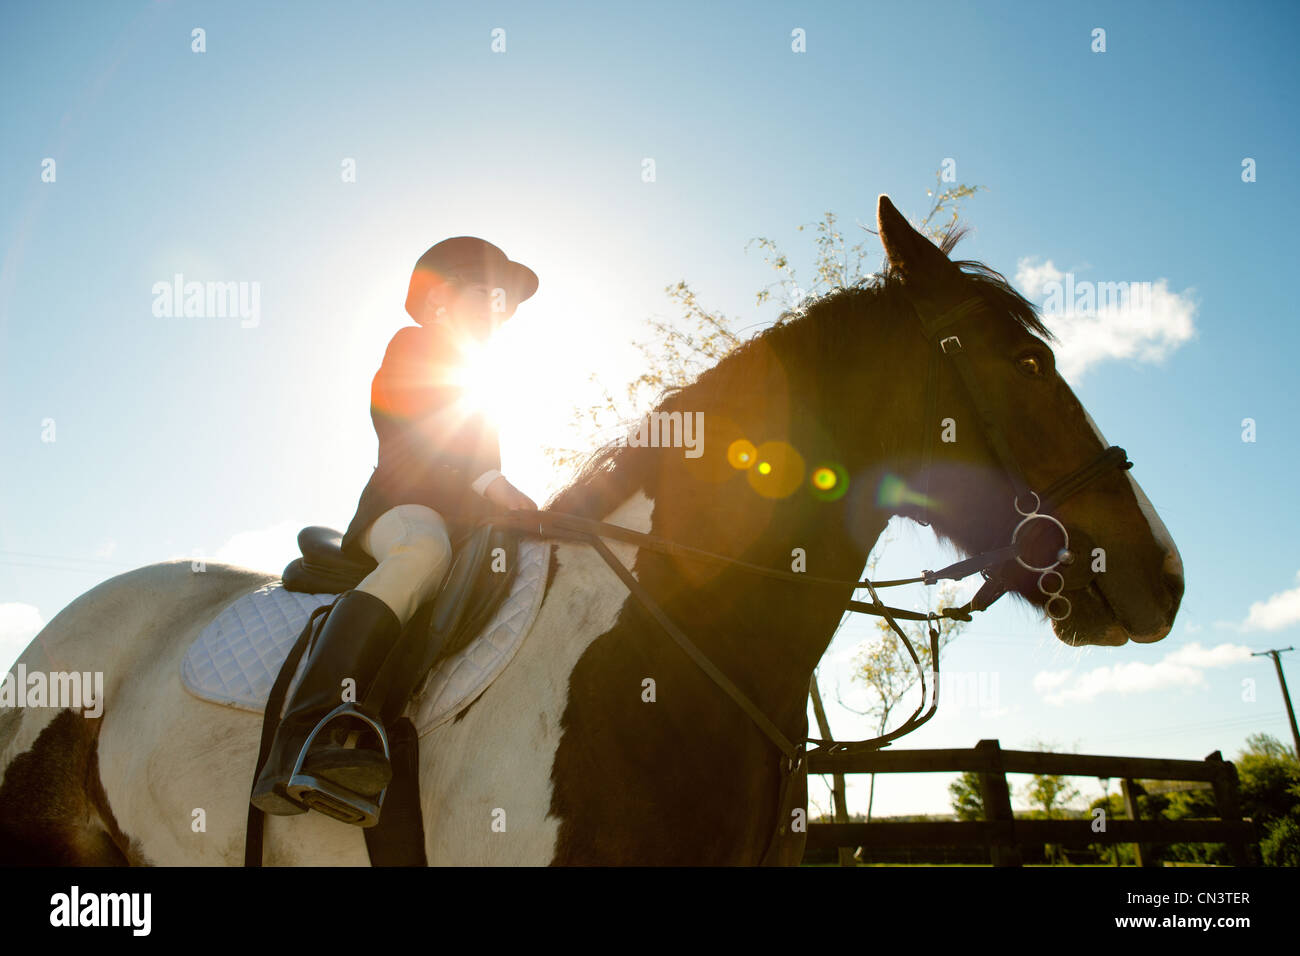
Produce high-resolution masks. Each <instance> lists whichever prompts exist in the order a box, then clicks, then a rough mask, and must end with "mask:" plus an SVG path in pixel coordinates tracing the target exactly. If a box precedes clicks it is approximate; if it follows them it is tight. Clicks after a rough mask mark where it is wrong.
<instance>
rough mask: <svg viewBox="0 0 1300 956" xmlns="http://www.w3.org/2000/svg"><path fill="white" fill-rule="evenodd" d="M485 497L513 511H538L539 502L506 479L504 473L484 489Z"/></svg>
mask: <svg viewBox="0 0 1300 956" xmlns="http://www.w3.org/2000/svg"><path fill="white" fill-rule="evenodd" d="M483 497H485V498H486V499H487V500H488V501H490V502H492V503H493V504H495V505H500V506H501V507H502V508H505V509H507V510H512V511H536V510H537V504H536V502H534V501H533V499H532V498H529V497H528V496H527V495H526V494H524V493H523V492H522V491H520V490H519V489H518V488H516V487H515V486H514V485H512V484H510V482H508V481H506V478H505V476H504V475H502V476H501V477H500V478H497V479H496V480H495V481H493V482H492V484H490V485H488V486H487V488H485V489H484V491H483Z"/></svg>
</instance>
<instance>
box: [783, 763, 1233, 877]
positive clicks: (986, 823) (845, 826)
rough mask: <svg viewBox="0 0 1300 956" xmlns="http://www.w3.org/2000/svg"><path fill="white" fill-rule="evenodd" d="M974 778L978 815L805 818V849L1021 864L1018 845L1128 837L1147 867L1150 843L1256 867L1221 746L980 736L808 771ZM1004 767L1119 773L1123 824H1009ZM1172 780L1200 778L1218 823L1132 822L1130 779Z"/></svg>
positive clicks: (1023, 770)
mask: <svg viewBox="0 0 1300 956" xmlns="http://www.w3.org/2000/svg"><path fill="white" fill-rule="evenodd" d="M962 771H973V772H975V773H977V774H979V781H980V790H981V796H982V798H983V804H984V817H985V818H984V819H983V820H976V821H924V822H911V823H909V822H900V823H893V822H883V823H811V824H809V826H808V844H807V845H808V849H810V850H813V849H822V848H835V847H859V846H860V847H864V848H868V849H869V848H872V847H919V846H952V847H957V846H985V847H987V848H988V850H989V856H990V858H991V860H992V863H993V865H994V866H1020V865H1021V857H1020V846H1021V845H1024V844H1035V843H1037V844H1045V843H1057V844H1067V845H1073V846H1085V845H1087V844H1090V843H1132V844H1134V846H1135V849H1136V852H1137V859H1138V865H1139V866H1151V865H1154V859H1153V856H1152V854H1151V852H1150V849H1149V847H1150V845H1151V844H1157V843H1223V844H1225V845H1226V846H1227V849H1228V853H1229V856H1230V858H1231V859H1232V861H1233V863H1234V864H1235V865H1237V866H1252V865H1256V860H1257V859H1258V857H1257V849H1258V848H1257V846H1256V844H1257V837H1256V834H1255V825H1254V824H1253V823H1252V822H1250V821H1249V820H1243V819H1242V816H1241V800H1240V796H1239V791H1238V785H1237V768H1236V767H1234V766H1233V765H1232V763H1231V762H1230V761H1226V760H1224V759H1223V755H1222V754H1221V753H1220V752H1219V751H1217V750H1216V751H1215V752H1214V753H1212V754H1210V755H1209V756H1208V757H1206V758H1205V759H1204V760H1164V759H1159V758H1151V757H1106V756H1097V755H1094V754H1068V753H1043V752H1041V751H1034V750H1003V749H1002V748H1001V747H1000V746H999V745H998V742H997V741H996V740H981V741H980V742H979V745H978V746H976V747H975V748H974V749H973V750H888V749H886V750H879V751H874V752H871V753H863V754H857V755H845V754H822V755H816V756H811V757H809V759H808V773H810V774H822V773H940V772H948V773H952V772H958V773H960V772H962ZM1008 773H1036V774H1052V775H1062V776H1075V777H1108V778H1111V779H1119V780H1120V786H1121V791H1122V794H1123V797H1124V807H1125V812H1126V813H1127V814H1128V817H1129V819H1127V820H1113V819H1109V818H1108V819H1107V820H1106V828H1105V830H1104V831H1101V832H1095V831H1094V830H1093V821H1092V820H1090V819H1088V820H1017V819H1015V817H1014V816H1013V814H1012V811H1011V789H1010V787H1009V786H1008V785H1007V778H1006V775H1007V774H1008ZM1138 779H1142V780H1176V781H1198V782H1202V783H1203V784H1206V783H1208V784H1209V787H1210V788H1211V789H1213V791H1214V798H1215V803H1216V805H1217V807H1218V811H1219V819H1217V820H1163V819H1160V820H1142V819H1139V818H1138V817H1139V815H1138V805H1137V798H1136V793H1137V788H1136V786H1135V784H1134V781H1136V780H1138Z"/></svg>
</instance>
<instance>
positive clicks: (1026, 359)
mask: <svg viewBox="0 0 1300 956" xmlns="http://www.w3.org/2000/svg"><path fill="white" fill-rule="evenodd" d="M1016 364H1017V365H1018V366H1020V371H1022V372H1024V373H1025V374H1026V375H1042V374H1043V363H1042V362H1040V361H1038V358H1037V356H1033V355H1022V356H1021V357H1020V359H1019V360H1017V362H1016Z"/></svg>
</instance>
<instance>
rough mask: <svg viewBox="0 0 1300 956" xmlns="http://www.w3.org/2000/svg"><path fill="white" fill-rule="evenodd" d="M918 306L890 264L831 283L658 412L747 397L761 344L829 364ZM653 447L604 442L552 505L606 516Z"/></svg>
mask: <svg viewBox="0 0 1300 956" xmlns="http://www.w3.org/2000/svg"><path fill="white" fill-rule="evenodd" d="M965 232H966V230H965V229H963V228H958V227H955V226H954V227H952V228H950V229H949V230H948V232H947V233H946V234H945V235H944V236H943V238H942V240H941V241H940V243H939V248H940V249H941V250H942V251H943V253H944V254H945V255H947V254H948V253H949V252H950V251H951V250H952V248H953V247H954V246H955V245H956V244H957V242H958V241H959V240H960V239H961V238H962V237H963V236H964V235H965ZM953 265H954V266H956V267H957V269H958V271H959V272H960V273H961V276H962V278H961V281H962V282H963V283H965V284H966V285H967V287H968V288H967V291H968V292H969V293H971V294H974V295H978V296H980V297H981V298H983V299H984V301H985V303H986V304H987V305H988V306H989V308H990V310H991V311H992V312H993V314H995V315H997V316H1000V317H1002V318H1003V319H1004V320H1005V321H1007V322H1011V323H1014V324H1015V325H1017V326H1019V327H1020V328H1021V329H1024V330H1025V331H1027V332H1030V333H1031V334H1034V335H1037V336H1039V337H1040V338H1042V339H1044V340H1048V341H1050V340H1051V339H1053V338H1054V336H1053V335H1052V333H1051V332H1050V331H1049V330H1048V328H1047V327H1046V326H1045V325H1044V324H1043V322H1042V320H1041V319H1040V318H1039V316H1038V312H1037V310H1036V309H1035V308H1034V306H1033V305H1032V304H1031V303H1030V302H1029V301H1028V300H1027V299H1025V298H1024V296H1022V295H1021V294H1020V293H1019V292H1017V291H1016V290H1015V288H1013V287H1012V285H1011V283H1010V282H1008V281H1007V280H1006V278H1004V277H1003V276H1002V274H1001V273H999V272H997V271H995V270H993V269H991V268H989V267H988V266H986V265H984V263H982V262H976V261H973V260H956V261H953ZM912 310H913V306H912V304H911V302H910V300H909V299H908V297H907V292H906V290H905V289H904V287H903V280H902V277H901V276H900V275H899V274H898V273H897V272H896V271H894V270H893V269H891V268H889V267H888V266H887V267H886V268H885V269H884V270H883V271H881V272H878V273H875V274H873V275H869V276H863V277H862V278H860V279H858V280H857V281H856V282H854V283H853V284H852V285H850V286H842V287H838V288H835V289H832V290H831V291H830V292H827V293H825V294H824V295H821V296H819V297H817V298H815V299H812V300H809V301H808V302H806V303H805V304H804V305H803V307H802V308H801V309H800V310H798V311H790V310H787V311H784V312H782V313H781V316H780V317H779V318H778V319H777V320H776V322H775V323H774V324H773V325H771V326H769V327H768V328H766V329H764V330H762V331H761V332H758V333H757V334H755V335H754V336H752V337H751V338H750V339H748V340H747V341H745V342H744V343H743V344H741V345H740V346H738V347H737V348H736V349H735V350H733V351H732V352H731V353H729V354H728V355H727V356H726V357H724V358H723V359H722V361H720V362H719V363H718V364H717V365H715V366H713V367H712V368H709V369H706V370H705V371H703V372H701V373H700V374H699V375H698V376H696V378H695V380H694V381H692V382H690V383H688V384H686V385H682V386H678V387H674V388H669V389H666V390H664V391H663V392H662V393H661V394H660V397H659V401H658V403H657V404H656V405H655V407H654V409H653V410H652V411H653V412H672V411H683V410H684V409H692V410H697V409H698V410H704V411H705V412H706V413H707V412H708V410H709V409H716V408H719V407H722V406H723V405H724V403H726V402H732V403H734V402H735V401H736V400H737V399H738V398H740V399H742V400H743V397H744V395H745V394H747V393H748V392H749V390H750V389H752V388H753V386H754V384H755V382H756V380H757V377H756V376H753V375H751V374H750V371H751V369H752V368H753V366H754V365H755V364H756V362H757V361H759V358H758V354H759V351H760V349H761V348H763V347H766V348H769V349H770V351H771V354H773V355H775V356H778V357H779V358H780V360H781V362H782V364H783V365H785V366H786V367H788V368H791V369H805V370H810V371H815V370H816V369H817V368H819V367H823V368H824V367H826V364H825V360H827V359H829V358H830V357H832V356H833V355H835V354H842V351H843V350H844V349H846V348H848V347H850V346H851V345H852V344H853V343H855V342H860V341H861V338H862V335H863V329H864V328H868V327H875V328H880V325H879V323H880V322H881V321H882V320H883V318H884V317H886V316H887V317H889V318H890V319H895V318H900V317H910V316H912V315H914V312H913V311H912ZM868 323H875V325H874V326H869V325H868ZM652 450H653V449H648V448H641V447H635V446H630V445H628V444H627V443H626V442H625V441H623V440H622V439H616V440H614V441H611V442H609V443H607V444H605V445H603V446H602V447H600V448H598V449H596V451H594V452H593V453H592V454H591V455H590V456H589V457H588V458H587V459H586V460H585V461H584V463H583V464H582V466H581V468H580V469H579V472H578V474H577V476H576V477H575V478H574V480H573V481H572V482H570V484H569V485H568V487H566V488H564V489H562V490H561V491H560V492H559V493H558V494H556V495H555V497H554V498H553V499H552V500H551V501H550V503H549V504H548V505H547V507H548V508H549V509H552V510H556V511H561V512H566V513H569V514H577V515H584V516H587V517H597V518H599V517H604V516H605V515H606V514H608V513H609V512H610V511H611V510H613V509H614V508H615V507H616V506H617V505H618V504H619V503H621V502H622V501H623V500H625V499H626V498H627V496H628V495H629V494H631V493H632V492H633V491H634V490H635V488H636V487H637V486H638V484H639V483H640V482H641V481H642V480H644V475H645V474H646V472H645V469H644V468H643V467H642V466H643V465H644V464H646V463H647V458H646V453H647V452H650V451H652Z"/></svg>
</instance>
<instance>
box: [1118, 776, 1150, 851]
mask: <svg viewBox="0 0 1300 956" xmlns="http://www.w3.org/2000/svg"><path fill="white" fill-rule="evenodd" d="M1119 789H1120V793H1122V794H1123V795H1124V813H1125V814H1127V815H1128V818H1129V819H1130V820H1132V821H1134V822H1135V823H1136V822H1137V821H1138V820H1141V819H1142V812H1141V811H1140V810H1139V809H1138V795H1139V794H1140V793H1141V792H1142V788H1141V787H1140V786H1138V785H1137V784H1135V783H1134V782H1133V781H1132V780H1129V779H1128V778H1127V777H1125V778H1124V779H1123V780H1121V781H1120V782H1119ZM1115 852H1116V854H1117V855H1118V853H1119V845H1118V844H1116V846H1115ZM1133 862H1134V863H1136V864H1137V865H1138V866H1155V865H1156V859H1155V854H1154V853H1152V852H1151V845H1150V844H1149V843H1134V844H1133Z"/></svg>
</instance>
